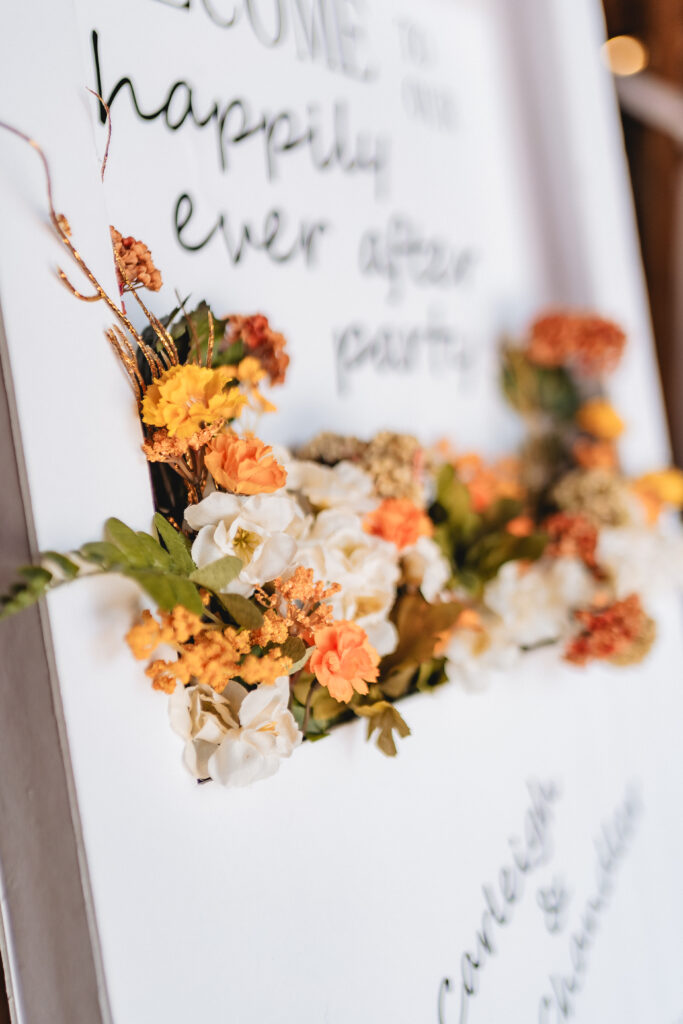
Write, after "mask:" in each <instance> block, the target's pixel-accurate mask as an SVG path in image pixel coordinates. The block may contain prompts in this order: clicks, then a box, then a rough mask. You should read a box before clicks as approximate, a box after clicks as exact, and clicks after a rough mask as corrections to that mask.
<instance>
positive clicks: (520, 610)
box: [484, 558, 595, 647]
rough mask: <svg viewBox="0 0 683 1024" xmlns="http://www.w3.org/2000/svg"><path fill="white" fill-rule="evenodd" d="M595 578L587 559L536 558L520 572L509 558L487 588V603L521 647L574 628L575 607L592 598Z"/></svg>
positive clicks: (511, 637) (565, 632)
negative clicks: (572, 612) (586, 561)
mask: <svg viewBox="0 0 683 1024" xmlns="http://www.w3.org/2000/svg"><path fill="white" fill-rule="evenodd" d="M594 589H595V582H594V580H593V578H592V576H591V575H590V573H589V572H588V570H587V569H586V567H585V565H584V564H583V562H581V561H579V560H578V559H575V558H557V559H553V560H552V561H548V560H541V561H539V562H534V563H533V564H532V565H530V566H529V567H528V568H526V569H525V570H523V571H522V572H520V567H519V563H518V562H506V564H505V565H503V566H502V568H501V569H500V572H499V573H498V575H497V576H496V578H495V579H494V580H492V581H491V582H490V583H489V584H488V585H487V586H486V589H485V591H484V603H485V604H486V606H487V607H488V608H490V609H491V611H493V612H495V613H496V614H497V615H498V616H499V618H500V619H501V621H502V623H503V625H504V627H505V631H506V633H507V636H508V637H509V639H510V640H511V641H513V642H515V643H516V644H517V645H518V646H520V647H532V646H534V645H535V644H538V643H542V642H543V641H546V640H556V639H558V638H559V637H563V636H565V635H566V634H567V632H568V630H569V629H570V628H571V625H572V619H571V611H572V609H574V608H578V607H580V606H582V605H586V604H588V603H589V602H590V600H591V597H592V594H593V592H594Z"/></svg>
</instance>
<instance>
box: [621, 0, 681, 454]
mask: <svg viewBox="0 0 683 1024" xmlns="http://www.w3.org/2000/svg"><path fill="white" fill-rule="evenodd" d="M605 13H606V16H607V27H608V34H609V35H610V36H615V35H633V36H636V37H637V38H638V39H640V40H642V42H643V43H645V45H646V46H647V48H648V50H649V54H650V63H649V65H648V70H649V71H652V72H654V73H655V74H657V75H660V76H661V77H662V78H663V79H665V80H666V81H667V82H670V83H672V84H674V85H679V86H682V87H683V0H605ZM623 123H624V137H625V141H626V151H627V153H628V159H629V164H630V169H631V180H632V183H633V193H634V198H635V206H636V214H637V217H638V229H639V232H640V240H641V248H642V254H643V263H644V265H645V275H646V277H647V285H648V291H649V294H650V304H651V309H652V322H653V327H654V333H655V340H656V343H657V354H658V357H659V363H660V367H661V375H662V384H663V388H664V394H665V398H666V404H667V412H668V416H669V425H670V428H671V433H672V440H673V443H674V449H675V453H676V460H677V462H678V463H679V465H683V337H682V336H681V332H682V331H683V324H681V323H680V321H679V322H678V323H677V322H676V308H677V305H676V293H677V291H678V292H680V290H681V288H683V281H681V280H680V275H681V273H683V268H682V267H680V265H679V266H677V265H676V257H675V252H674V243H675V231H676V216H677V214H676V204H677V202H683V195H681V196H680V197H679V196H677V191H678V190H679V188H680V186H679V181H680V175H681V170H682V168H683V154H682V153H681V151H680V149H679V147H678V146H677V145H676V143H675V142H673V140H672V139H670V138H667V137H666V136H665V135H663V134H661V133H660V132H658V131H655V130H653V129H652V128H648V127H645V126H644V125H643V124H641V123H639V122H637V121H635V120H634V119H633V118H631V117H628V116H624V119H623ZM678 217H679V221H680V219H681V212H680V210H679V212H678ZM679 308H680V307H679Z"/></svg>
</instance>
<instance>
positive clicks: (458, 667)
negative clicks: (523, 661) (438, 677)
mask: <svg viewBox="0 0 683 1024" xmlns="http://www.w3.org/2000/svg"><path fill="white" fill-rule="evenodd" d="M519 656H520V649H519V646H518V645H517V644H516V643H514V642H513V641H511V640H510V638H509V636H508V635H507V632H506V630H505V628H504V627H503V626H502V624H501V623H492V624H491V626H490V628H486V627H484V628H482V629H481V630H479V629H466V628H461V629H456V630H455V632H454V633H453V636H452V637H451V640H450V641H449V644H448V647H447V649H446V665H445V671H446V675H447V676H448V679H449V682H452V683H464V684H465V686H467V687H468V688H470V689H481V688H482V687H483V686H484V685H485V684H486V683H488V681H489V679H490V677H491V676H492V675H493V674H495V673H496V672H500V671H504V670H506V669H509V668H512V666H513V665H514V664H515V662H516V661H517V659H518V658H519Z"/></svg>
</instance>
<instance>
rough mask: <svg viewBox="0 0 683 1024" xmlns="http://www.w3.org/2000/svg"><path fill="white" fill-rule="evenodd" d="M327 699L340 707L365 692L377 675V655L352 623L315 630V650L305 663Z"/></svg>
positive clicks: (365, 636) (359, 628)
mask: <svg viewBox="0 0 683 1024" xmlns="http://www.w3.org/2000/svg"><path fill="white" fill-rule="evenodd" d="M308 665H309V669H310V671H311V672H313V674H314V675H315V677H316V679H317V680H318V682H319V683H320V684H321V685H322V686H325V687H326V688H327V690H328V691H329V694H330V696H331V697H334V699H335V700H338V701H341V702H342V703H344V704H348V702H349V701H350V700H351V698H352V697H353V693H354V690H355V691H356V693H367V692H368V683H374V682H375V681H376V679H377V677H378V675H379V668H378V667H377V666H378V665H379V654H378V653H377V651H376V650H375V648H374V647H373V646H372V644H371V643H370V641H369V640H368V637H367V633H366V632H365V630H364V629H362V628H361V627H360V626H359V625H357V623H355V622H345V621H341V622H334V623H333V624H332V625H331V626H324V627H323V628H322V629H318V630H316V633H315V650H314V651H313V654H312V655H311V658H310V661H309V663H308Z"/></svg>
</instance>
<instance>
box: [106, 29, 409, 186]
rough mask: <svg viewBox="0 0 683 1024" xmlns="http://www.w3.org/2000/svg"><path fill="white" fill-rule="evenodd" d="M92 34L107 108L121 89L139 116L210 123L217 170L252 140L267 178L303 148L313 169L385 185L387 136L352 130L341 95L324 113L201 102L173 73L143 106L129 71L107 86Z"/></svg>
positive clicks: (177, 123) (175, 126) (238, 101)
mask: <svg viewBox="0 0 683 1024" xmlns="http://www.w3.org/2000/svg"><path fill="white" fill-rule="evenodd" d="M91 40H92V54H93V61H94V68H95V83H96V91H97V93H98V95H99V96H101V97H102V99H103V100H104V101H105V103H106V104H107V106H108V107H109V109H110V110H111V109H112V107H113V105H114V103H115V101H116V100H117V97H118V96H119V95H120V94H121V93H122V92H123V90H124V89H126V90H128V94H129V97H130V102H131V104H132V107H133V110H134V112H135V114H136V115H137V117H138V118H140V120H141V121H156V120H157V119H160V120H161V121H162V123H163V124H165V125H166V127H167V128H168V129H169V130H170V131H172V132H176V131H179V129H181V128H182V127H183V126H184V125H185V124H186V123H188V124H192V125H194V127H195V128H197V129H199V130H203V129H205V128H209V129H211V130H212V131H213V132H214V134H215V138H216V145H217V148H218V160H219V164H220V168H221V171H227V170H228V169H229V168H230V166H231V164H232V163H233V162H234V158H235V156H236V153H237V152H238V151H239V152H240V153H242V152H243V151H244V150H245V149H246V148H247V147H249V148H253V145H251V144H252V143H253V144H257V145H258V146H259V147H260V149H261V156H262V160H263V166H264V170H265V175H266V179H267V180H268V181H274V180H275V179H277V178H278V177H279V175H280V173H281V170H282V163H283V161H284V160H285V159H286V158H288V159H289V160H290V161H291V157H292V154H296V153H298V152H306V153H308V157H309V159H310V162H311V166H312V167H313V169H314V170H315V171H320V172H324V171H328V170H333V169H335V168H336V169H338V170H339V171H341V172H342V173H343V174H358V173H361V174H370V175H371V176H372V179H373V181H374V187H375V194H376V195H380V194H381V193H382V192H383V191H384V189H385V188H386V185H387V179H388V164H389V140H388V139H387V138H385V137H384V136H379V135H378V136H375V135H372V134H371V133H369V132H364V131H362V130H359V131H356V132H355V134H354V132H353V130H352V128H351V125H350V113H349V107H348V104H347V103H346V102H345V101H343V100H339V101H337V102H335V103H333V104H332V106H331V108H330V109H329V110H327V111H326V112H325V114H323V113H322V112H321V109H320V108H319V107H318V106H316V105H315V104H309V106H308V107H307V109H306V113H305V114H301V113H297V112H296V111H293V110H280V111H277V112H273V111H266V110H254V108H253V106H252V104H251V103H250V101H249V100H248V99H246V98H244V97H233V98H232V99H227V100H216V99H214V100H209V101H208V102H204V103H203V104H202V102H201V101H200V100H198V99H197V97H196V95H195V91H194V87H193V86H192V85H190V84H189V83H188V82H186V81H183V80H182V79H178V80H176V81H175V82H173V84H172V85H171V86H169V88H168V90H167V91H166V95H165V96H164V98H163V100H162V102H161V103H158V104H157V105H155V106H151V107H144V108H143V106H142V104H141V101H140V99H139V91H140V90H139V87H138V86H136V85H135V84H134V82H133V80H132V79H131V78H130V77H123V78H119V80H118V81H117V82H116V83H115V84H114V86H113V87H112V88H111V89H108V88H107V87H106V86H105V84H104V81H103V74H102V64H101V60H100V47H99V36H98V33H97V32H96V31H93V33H92V36H91ZM106 119H107V114H106V110H105V108H104V106H103V105H102V104H100V121H101V122H102V124H104V123H105V121H106Z"/></svg>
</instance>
